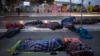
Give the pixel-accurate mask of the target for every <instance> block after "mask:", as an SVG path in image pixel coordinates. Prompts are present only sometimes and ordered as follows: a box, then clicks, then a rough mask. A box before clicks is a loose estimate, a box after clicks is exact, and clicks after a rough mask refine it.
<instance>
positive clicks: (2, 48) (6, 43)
mask: <svg viewBox="0 0 100 56" xmlns="http://www.w3.org/2000/svg"><path fill="white" fill-rule="evenodd" d="M99 33H100V31H91V32H90V34H92V36H93V37H94V38H93V39H91V40H89V39H81V41H82V42H84V43H85V44H88V45H89V46H91V47H92V49H93V52H94V54H95V56H100V53H99V52H100V50H99V49H100V44H99V42H100V37H99V36H100V34H99ZM64 37H69V38H71V37H79V36H78V35H77V34H76V33H74V32H53V31H52V32H22V33H20V34H18V35H16V36H14V37H13V38H9V39H7V38H5V39H3V40H0V44H1V45H0V56H10V54H9V53H6V50H7V49H8V48H11V47H12V46H13V45H14V44H15V43H16V42H17V41H18V40H24V39H28V38H32V39H34V40H37V39H53V38H61V39H62V38H64ZM47 55H48V56H51V55H49V54H20V55H19V56H47ZM62 55H63V56H68V55H66V53H64V52H61V53H59V54H58V55H55V56H62Z"/></svg>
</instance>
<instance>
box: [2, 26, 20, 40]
mask: <svg viewBox="0 0 100 56" xmlns="http://www.w3.org/2000/svg"><path fill="white" fill-rule="evenodd" d="M18 33H20V28H14V27H10V28H8V29H7V31H6V32H4V33H3V34H2V36H1V37H0V38H2V39H3V38H11V37H13V36H15V35H17V34H18Z"/></svg>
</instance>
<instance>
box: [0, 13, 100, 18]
mask: <svg viewBox="0 0 100 56" xmlns="http://www.w3.org/2000/svg"><path fill="white" fill-rule="evenodd" d="M45 16H46V17H48V16H76V17H81V13H74V12H72V13H69V12H68V13H21V14H20V17H45ZM9 17H19V16H18V15H17V13H6V14H2V15H0V18H9ZM83 17H100V14H99V13H83Z"/></svg>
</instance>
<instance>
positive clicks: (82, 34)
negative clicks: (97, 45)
mask: <svg viewBox="0 0 100 56" xmlns="http://www.w3.org/2000/svg"><path fill="white" fill-rule="evenodd" d="M76 32H77V33H78V34H79V36H80V37H81V38H84V39H93V36H92V35H90V34H89V33H88V30H87V29H84V28H82V27H79V28H76Z"/></svg>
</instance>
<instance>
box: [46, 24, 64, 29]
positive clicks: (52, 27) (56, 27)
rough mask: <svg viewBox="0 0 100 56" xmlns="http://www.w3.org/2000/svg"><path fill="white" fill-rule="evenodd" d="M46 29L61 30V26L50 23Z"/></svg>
mask: <svg viewBox="0 0 100 56" xmlns="http://www.w3.org/2000/svg"><path fill="white" fill-rule="evenodd" d="M48 27H49V28H50V29H52V30H56V29H62V28H63V26H62V25H61V24H59V23H58V22H50V23H48Z"/></svg>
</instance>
